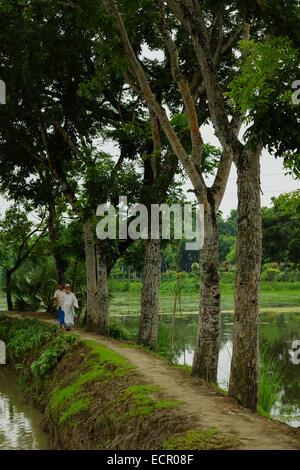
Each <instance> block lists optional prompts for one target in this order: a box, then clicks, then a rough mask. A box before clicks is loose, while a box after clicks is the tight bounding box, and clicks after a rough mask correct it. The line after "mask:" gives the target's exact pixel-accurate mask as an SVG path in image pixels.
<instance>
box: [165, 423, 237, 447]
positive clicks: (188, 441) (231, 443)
mask: <svg viewBox="0 0 300 470" xmlns="http://www.w3.org/2000/svg"><path fill="white" fill-rule="evenodd" d="M239 445H240V442H239V440H238V439H237V438H236V437H235V436H230V435H226V434H223V433H221V432H220V431H218V430H217V429H216V428H212V429H206V430H203V429H196V430H192V431H187V432H185V433H182V434H179V435H175V436H173V437H171V438H170V439H169V440H168V441H165V442H164V443H163V449H164V450H222V449H224V450H225V449H234V448H236V447H238V446H239Z"/></svg>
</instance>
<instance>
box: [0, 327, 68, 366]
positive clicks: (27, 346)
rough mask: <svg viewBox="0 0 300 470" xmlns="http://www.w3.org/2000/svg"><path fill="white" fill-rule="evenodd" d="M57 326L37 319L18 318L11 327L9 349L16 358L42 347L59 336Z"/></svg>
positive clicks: (8, 339)
mask: <svg viewBox="0 0 300 470" xmlns="http://www.w3.org/2000/svg"><path fill="white" fill-rule="evenodd" d="M58 334H59V333H58V330H57V327H56V326H54V325H47V324H46V323H42V322H39V321H38V320H35V319H32V320H31V319H30V320H29V319H26V320H16V322H15V323H14V324H13V326H12V327H11V328H10V329H9V332H8V338H7V351H8V352H9V353H10V354H11V355H12V356H13V357H15V358H22V357H23V356H24V355H25V354H26V353H28V352H30V351H32V350H36V349H38V348H40V347H42V346H43V345H44V344H45V343H48V342H50V341H51V340H53V339H54V338H56V337H57V336H58Z"/></svg>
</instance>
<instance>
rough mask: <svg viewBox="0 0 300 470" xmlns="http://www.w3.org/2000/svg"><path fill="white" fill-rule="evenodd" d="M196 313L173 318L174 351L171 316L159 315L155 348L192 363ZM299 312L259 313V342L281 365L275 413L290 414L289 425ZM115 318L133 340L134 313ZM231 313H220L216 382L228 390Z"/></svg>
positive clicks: (295, 399)
mask: <svg viewBox="0 0 300 470" xmlns="http://www.w3.org/2000/svg"><path fill="white" fill-rule="evenodd" d="M197 320H198V317H197V315H183V317H182V318H180V317H176V321H175V335H174V346H173V352H172V354H171V353H170V337H171V328H172V315H167V314H163V315H160V323H159V335H158V347H159V352H160V353H161V354H164V355H165V356H168V357H171V359H172V361H173V362H175V363H178V364H188V365H191V364H192V361H193V355H194V345H195V340H196V333H197ZM299 320H300V316H299V313H292V312H291V313H276V312H267V313H261V314H260V344H266V345H267V346H268V349H269V350H270V352H271V353H272V355H273V356H275V357H276V358H277V360H278V362H280V363H281V364H283V365H284V379H283V389H282V392H281V398H280V403H278V409H277V410H276V414H277V415H278V414H280V416H281V417H289V424H291V425H293V426H300V365H298V366H296V365H294V364H293V363H292V361H291V345H292V343H293V341H294V340H295V339H300V321H299ZM114 321H116V322H120V323H122V324H123V325H124V326H126V327H127V328H128V329H129V331H130V332H131V334H132V339H133V340H135V341H136V339H137V333H138V327H139V317H138V316H137V315H135V316H132V315H122V316H115V317H114ZM232 335H233V314H232V313H223V314H222V331H221V344H220V346H221V347H220V357H219V369H218V383H219V385H220V386H221V387H222V388H225V389H227V388H228V384H229V375H230V362H231V357H232Z"/></svg>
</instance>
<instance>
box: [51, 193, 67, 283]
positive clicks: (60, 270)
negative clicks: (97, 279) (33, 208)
mask: <svg viewBox="0 0 300 470" xmlns="http://www.w3.org/2000/svg"><path fill="white" fill-rule="evenodd" d="M55 226H56V209H55V204H54V203H53V202H52V201H51V202H50V203H49V218H48V231H49V238H50V245H51V251H52V255H53V258H54V262H55V268H56V280H57V282H58V283H59V284H63V282H64V275H65V273H64V262H63V259H62V257H61V255H60V250H59V247H58V245H57V233H56V227H55Z"/></svg>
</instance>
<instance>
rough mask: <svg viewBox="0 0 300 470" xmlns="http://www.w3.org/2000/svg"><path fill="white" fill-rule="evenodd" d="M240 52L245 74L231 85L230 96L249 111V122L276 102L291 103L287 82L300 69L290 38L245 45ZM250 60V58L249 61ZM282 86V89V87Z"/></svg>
mask: <svg viewBox="0 0 300 470" xmlns="http://www.w3.org/2000/svg"><path fill="white" fill-rule="evenodd" d="M240 48H241V50H242V52H243V56H242V58H241V71H242V73H240V74H236V75H235V77H234V79H233V81H232V82H231V83H230V85H229V87H230V92H229V93H228V96H229V98H230V100H231V101H232V104H233V105H238V106H239V109H240V111H242V112H246V111H249V113H250V114H249V117H248V119H249V120H250V118H252V117H253V113H254V112H255V111H257V109H259V108H263V107H265V105H267V104H269V102H270V101H271V100H273V99H274V93H276V94H277V95H278V96H277V99H278V100H279V101H282V102H284V101H289V102H290V101H291V95H292V89H291V84H290V83H288V84H286V78H287V77H288V76H289V75H291V74H290V71H292V72H294V70H295V69H297V66H298V60H297V52H296V51H295V49H294V48H293V45H292V43H291V41H289V39H288V38H282V37H273V38H272V37H271V38H269V39H268V40H267V41H265V42H259V41H255V40H253V39H252V40H250V41H242V42H241V43H240ZM245 57H246V58H245ZM280 85H281V86H280Z"/></svg>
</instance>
